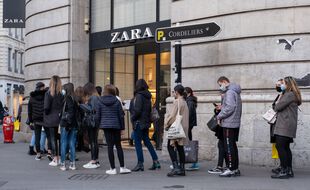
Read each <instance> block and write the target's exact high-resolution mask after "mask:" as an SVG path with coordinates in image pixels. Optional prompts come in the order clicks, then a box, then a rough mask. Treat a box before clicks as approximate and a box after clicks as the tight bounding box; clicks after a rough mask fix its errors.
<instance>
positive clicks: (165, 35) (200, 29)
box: [155, 22, 221, 43]
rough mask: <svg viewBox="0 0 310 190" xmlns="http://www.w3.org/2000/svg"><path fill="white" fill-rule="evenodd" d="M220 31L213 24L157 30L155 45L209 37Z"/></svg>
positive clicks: (217, 26)
mask: <svg viewBox="0 0 310 190" xmlns="http://www.w3.org/2000/svg"><path fill="white" fill-rule="evenodd" d="M220 30H221V28H220V27H219V25H217V24H216V23H215V22H211V23H206V24H197V25H188V26H177V27H168V28H158V29H156V33H155V40H156V42H157V43H163V42H169V41H175V40H182V39H190V38H201V37H211V36H215V35H216V34H218V33H219V31H220Z"/></svg>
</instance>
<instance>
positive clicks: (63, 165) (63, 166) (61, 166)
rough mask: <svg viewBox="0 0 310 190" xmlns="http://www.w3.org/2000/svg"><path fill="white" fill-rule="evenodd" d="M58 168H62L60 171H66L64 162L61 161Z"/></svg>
mask: <svg viewBox="0 0 310 190" xmlns="http://www.w3.org/2000/svg"><path fill="white" fill-rule="evenodd" d="M60 170H62V171H66V170H67V168H66V164H65V163H61V164H60Z"/></svg>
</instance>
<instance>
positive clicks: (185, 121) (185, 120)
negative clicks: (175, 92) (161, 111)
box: [165, 97, 189, 146]
mask: <svg viewBox="0 0 310 190" xmlns="http://www.w3.org/2000/svg"><path fill="white" fill-rule="evenodd" d="M178 101H179V106H180V115H182V126H183V130H184V132H185V134H186V138H181V139H175V140H170V144H171V145H174V144H175V142H178V144H179V145H181V146H182V145H186V144H187V141H188V125H189V111H188V107H187V104H186V101H185V100H184V98H183V97H179V98H178V99H176V100H175V101H174V102H173V105H172V108H171V110H170V112H167V113H166V115H165V129H168V128H169V127H170V126H171V125H172V123H173V122H174V121H175V119H176V116H177V114H178Z"/></svg>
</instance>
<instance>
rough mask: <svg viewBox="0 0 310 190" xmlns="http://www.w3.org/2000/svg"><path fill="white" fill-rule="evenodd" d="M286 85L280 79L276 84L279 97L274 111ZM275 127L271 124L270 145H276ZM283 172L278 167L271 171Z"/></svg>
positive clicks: (274, 103)
mask: <svg viewBox="0 0 310 190" xmlns="http://www.w3.org/2000/svg"><path fill="white" fill-rule="evenodd" d="M283 83H284V80H283V79H279V80H278V81H277V82H276V88H275V90H276V91H277V92H278V95H277V97H276V99H275V100H274V101H273V102H272V108H273V109H274V108H275V106H276V104H277V103H278V101H279V100H280V98H281V97H282V95H283V92H282V89H281V85H282V84H283ZM274 127H275V123H274V124H270V143H271V144H275V143H276V139H275V136H274ZM280 171H281V167H280V166H279V167H276V168H274V169H272V170H271V172H272V173H279V172H280Z"/></svg>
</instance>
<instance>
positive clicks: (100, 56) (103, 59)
mask: <svg viewBox="0 0 310 190" xmlns="http://www.w3.org/2000/svg"><path fill="white" fill-rule="evenodd" d="M94 66H95V85H96V86H101V87H104V86H105V85H107V84H110V49H104V50H97V51H95V52H94Z"/></svg>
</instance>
